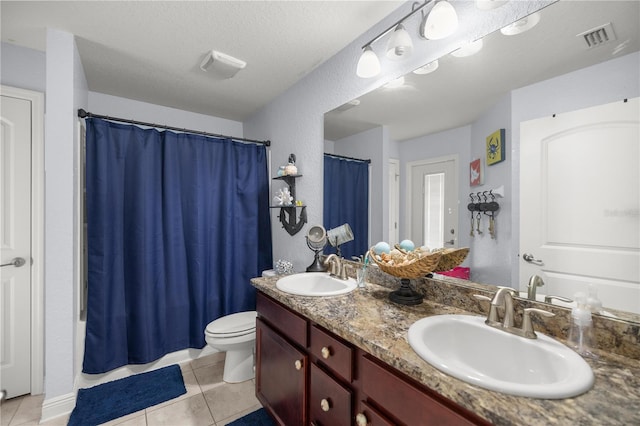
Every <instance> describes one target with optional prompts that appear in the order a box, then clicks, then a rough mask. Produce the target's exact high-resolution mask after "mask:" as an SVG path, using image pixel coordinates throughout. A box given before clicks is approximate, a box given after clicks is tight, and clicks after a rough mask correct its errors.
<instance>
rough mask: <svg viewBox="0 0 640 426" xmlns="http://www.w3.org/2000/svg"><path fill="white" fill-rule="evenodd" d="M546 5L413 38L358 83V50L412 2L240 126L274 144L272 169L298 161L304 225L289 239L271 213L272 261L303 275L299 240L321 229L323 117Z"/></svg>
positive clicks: (514, 5) (466, 7)
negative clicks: (443, 34)
mask: <svg viewBox="0 0 640 426" xmlns="http://www.w3.org/2000/svg"><path fill="white" fill-rule="evenodd" d="M549 3H551V2H549V1H527V2H509V3H507V4H506V5H504V6H503V7H500V8H497V9H494V10H491V11H487V12H486V13H484V14H483V22H482V23H477V24H474V25H472V26H471V27H472V28H470V29H469V30H467V31H464V30H460V31H458V32H457V33H456V34H455V35H454V36H452V37H450V38H448V39H445V40H436V41H433V40H432V41H428V42H425V41H424V40H421V39H417V38H416V39H415V40H414V53H413V55H412V56H411V58H409V59H408V60H406V61H397V62H394V61H387V60H382V61H381V62H382V64H381V65H382V72H381V74H380V76H379V77H376V78H373V79H361V78H359V77H357V76H356V74H355V70H356V64H357V61H358V58H359V56H360V54H361V48H362V45H363V44H364V43H367V42H368V41H370V40H371V39H372V38H374V37H375V36H377V35H378V34H379V33H380V32H382V31H383V30H385V29H386V28H387V27H389V26H390V25H391V24H393V23H394V22H395V21H397V20H398V19H399V18H400V17H402V16H404V15H405V14H406V13H407V12H408V11H410V10H411V4H412V2H406V3H404V4H403V5H402V7H401V8H399V10H396V11H395V12H394V13H392V14H391V15H389V16H388V17H387V18H385V19H384V20H383V21H381V22H380V23H379V24H377V25H375V26H374V27H373V28H372V29H371V30H369V31H367V32H366V33H365V34H363V35H362V36H361V37H359V38H358V39H357V40H355V41H354V42H353V43H351V44H350V45H349V46H347V47H346V48H345V49H343V50H342V51H341V52H339V53H338V54H336V55H335V56H333V57H332V58H330V59H329V60H327V61H326V62H325V63H324V64H322V65H321V66H319V67H318V68H316V69H315V70H314V71H313V72H312V73H311V74H309V75H308V76H306V77H305V78H304V79H302V80H301V81H300V82H298V84H296V85H294V86H293V87H292V88H290V89H289V90H288V91H286V92H285V93H284V94H282V95H281V96H279V97H278V98H277V99H275V100H274V101H273V102H271V103H270V104H269V105H267V106H266V107H265V108H263V109H262V110H261V111H259V112H258V113H257V114H255V115H254V116H253V117H251V118H250V119H249V120H247V121H246V122H245V135H246V136H247V137H251V138H259V139H266V138H268V139H271V141H272V142H273V143H272V146H271V152H272V161H273V164H280V163H284V162H286V159H287V157H288V155H289V153H295V154H296V156H297V159H298V161H297V166H298V170H299V172H300V173H301V174H302V175H303V177H302V178H300V179H298V180H297V182H296V191H297V194H298V195H299V197H300V198H301V199H304V200H305V203H306V205H307V206H308V207H307V216H308V223H307V225H306V226H305V227H303V229H302V231H301V232H299V233H298V234H296V235H294V236H293V237H292V236H289V234H287V233H286V232H285V231H284V230H283V229H282V227H281V225H280V224H279V223H278V221H277V218H276V214H277V213H276V212H275V209H274V211H273V212H272V213H271V215H272V216H271V220H272V230H273V248H274V260H277V259H286V260H289V261H292V262H293V264H294V269H295V270H297V271H302V270H304V268H305V267H306V265H307V264H308V263H309V249H308V248H307V246H306V243H305V240H304V236H305V235H306V231H307V230H308V226H309V225H312V224H315V223H322V206H323V200H322V198H323V197H322V191H319V190H318V188H321V187H322V182H323V177H322V170H323V168H322V154H323V150H324V137H323V123H324V119H323V117H324V113H325V112H328V111H330V110H332V109H334V108H336V107H338V106H340V105H342V104H344V103H345V102H347V101H349V100H351V99H354V98H356V97H358V96H361V95H362V94H364V93H366V92H369V91H370V90H372V89H374V88H376V87H378V86H380V85H382V84H383V83H386V82H388V81H391V80H393V79H395V78H397V77H400V76H401V75H404V74H406V73H407V72H409V71H411V70H413V69H415V68H418V67H419V66H422V65H424V64H426V63H428V62H431V61H432V60H434V59H437V58H439V57H441V56H443V55H444V54H446V53H448V52H450V51H452V50H454V48H455V47H457V46H459V45H460V44H461V43H462V42H464V41H468V40H476V39H478V38H481V37H482V36H484V35H486V34H488V33H490V32H493V31H495V30H497V29H499V28H501V27H503V26H505V25H506V24H509V23H511V22H514V21H516V20H518V19H520V18H522V17H524V16H526V15H528V14H530V13H532V12H533V11H536V10H538V9H540V8H541V7H543V6H545V5H547V4H549ZM458 6H459V8H458V16H459V18H460V20H461V21H462V22H464V21H466V20H468V21H469V22H473V21H472V19H473V18H471V16H472V14H474V15H475V13H476V10H475V4H474V3H473V2H464V3H461V4H458ZM384 46H385V43H384V40H383V41H379V42H377V43H374V45H373V48H374V50H375V51H376V52H377V53H379V54H380V53H381V50H382V49H384ZM380 56H381V57H382V56H383V55H380ZM389 149H390V148H389V147H388V146H386V147H384V148H383V158H385V159H386V158H388V157H389V154H388V152H389V151H388V150H389ZM387 169H388V165H387V164H386V160H385V165H384V169H383V171H382V175H383V176H385V178H384V179H385V180H386V173H387ZM374 185H375V183H374ZM382 197H383V202H385V201H386V200H388V191H384V192H383V194H382ZM384 221H385V219H384V216H383V223H386V222H384ZM383 232H384V231H383ZM383 235H384V233H383Z"/></svg>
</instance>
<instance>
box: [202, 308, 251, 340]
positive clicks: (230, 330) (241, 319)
mask: <svg viewBox="0 0 640 426" xmlns="http://www.w3.org/2000/svg"><path fill="white" fill-rule="evenodd" d="M257 316H258V314H257V312H256V311H247V312H238V313H236V314H231V315H226V316H224V317H221V318H218V319H217V320H215V321H212V322H210V323H209V324H208V325H207V328H206V331H205V332H206V333H207V334H209V335H230V334H246V333H249V332H252V331H253V330H255V328H256V317H257Z"/></svg>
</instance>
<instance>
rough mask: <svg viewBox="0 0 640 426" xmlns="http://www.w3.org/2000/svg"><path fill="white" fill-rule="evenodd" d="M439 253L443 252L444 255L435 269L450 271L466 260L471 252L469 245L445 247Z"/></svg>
mask: <svg viewBox="0 0 640 426" xmlns="http://www.w3.org/2000/svg"><path fill="white" fill-rule="evenodd" d="M438 253H442V257H440V261H439V262H438V265H437V266H436V268H435V269H434V270H433V271H434V272H440V271H449V270H451V269H453V268H455V267H456V266H458V265H460V264H461V263H462V262H464V260H465V259H466V257H467V255H468V254H469V247H463V248H458V249H444V250H442V251H440V252H438Z"/></svg>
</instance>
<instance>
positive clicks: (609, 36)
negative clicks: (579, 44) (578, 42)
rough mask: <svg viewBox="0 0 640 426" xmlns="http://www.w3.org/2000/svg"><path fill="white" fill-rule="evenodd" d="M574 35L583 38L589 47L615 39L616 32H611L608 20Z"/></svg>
mask: <svg viewBox="0 0 640 426" xmlns="http://www.w3.org/2000/svg"><path fill="white" fill-rule="evenodd" d="M576 37H582V38H584V41H585V43H587V47H588V48H589V49H591V48H593V47H596V46H600V45H602V44H605V43H608V42H610V41H613V40H615V39H616V33H614V32H613V26H611V22H608V23H607V24H605V25H601V26H599V27H596V28H593V29H591V30H588V31H585V32H583V33H580V34H578V35H577V36H576Z"/></svg>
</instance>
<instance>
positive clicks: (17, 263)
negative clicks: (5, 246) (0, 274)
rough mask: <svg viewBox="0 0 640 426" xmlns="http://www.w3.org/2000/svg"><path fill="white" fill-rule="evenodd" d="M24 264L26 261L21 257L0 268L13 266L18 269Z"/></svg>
mask: <svg viewBox="0 0 640 426" xmlns="http://www.w3.org/2000/svg"><path fill="white" fill-rule="evenodd" d="M25 263H27V261H26V260H24V259H23V258H22V257H16V258H15V259H12V260H11V262H9V263H4V264H2V265H0V268H2V267H4V266H15V267H16V268H19V267H21V266H23V265H24V264H25Z"/></svg>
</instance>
